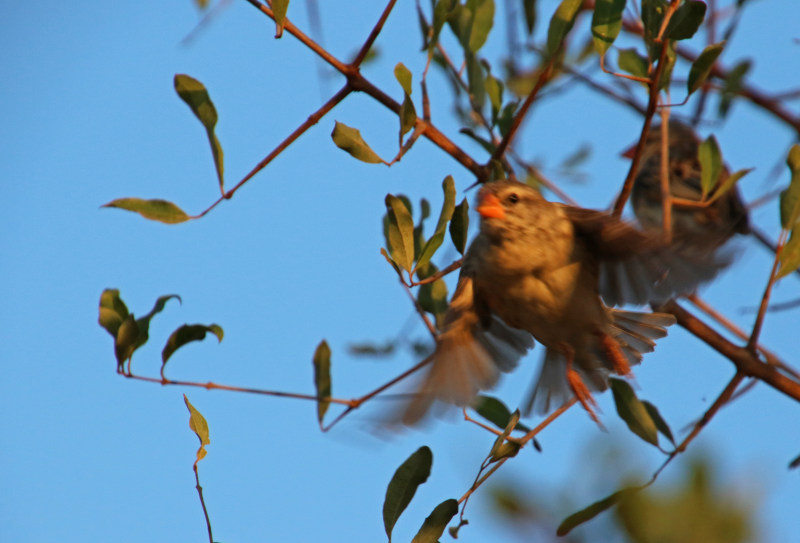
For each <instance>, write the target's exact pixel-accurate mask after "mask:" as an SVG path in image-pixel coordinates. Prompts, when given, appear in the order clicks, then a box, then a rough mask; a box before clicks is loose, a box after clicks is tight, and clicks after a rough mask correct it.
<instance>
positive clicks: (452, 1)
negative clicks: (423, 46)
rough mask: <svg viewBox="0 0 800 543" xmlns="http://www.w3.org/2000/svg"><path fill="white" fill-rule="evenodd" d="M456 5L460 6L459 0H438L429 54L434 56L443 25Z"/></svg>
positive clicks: (434, 10)
mask: <svg viewBox="0 0 800 543" xmlns="http://www.w3.org/2000/svg"><path fill="white" fill-rule="evenodd" d="M456 6H458V0H437V2H436V6H434V8H433V29H432V33H431V40H430V42H429V43H428V56H433V52H434V51H435V50H436V44H437V43H439V34H440V33H441V31H442V27H443V26H444V23H446V22H447V20H448V19H449V18H450V15H451V14H452V12H453V10H454V9H456Z"/></svg>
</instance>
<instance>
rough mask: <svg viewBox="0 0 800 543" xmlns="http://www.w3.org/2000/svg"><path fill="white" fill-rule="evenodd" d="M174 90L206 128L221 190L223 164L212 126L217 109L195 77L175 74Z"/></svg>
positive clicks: (214, 122) (220, 150) (215, 121)
mask: <svg viewBox="0 0 800 543" xmlns="http://www.w3.org/2000/svg"><path fill="white" fill-rule="evenodd" d="M174 85H175V91H176V92H177V93H178V96H180V97H181V100H183V101H184V102H186V104H187V105H188V106H189V109H191V110H192V113H194V115H195V117H197V118H198V119H199V120H200V122H201V123H202V124H203V126H204V127H205V129H206V134H207V135H208V142H209V144H210V145H211V154H212V156H213V157H214V166H215V167H216V169H217V178H218V179H219V186H220V189H221V190H222V189H223V187H224V185H225V183H224V165H223V154H222V145H220V143H219V140H218V139H217V135H216V134H215V132H214V127H215V126H216V124H217V109H216V108H215V107H214V103H213V102H212V101H211V97H209V95H208V91H207V90H206V88H205V86H204V85H203V84H202V83H201V82H200V81H198V80H197V79H195V78H193V77H191V76H188V75H186V74H176V75H175V79H174Z"/></svg>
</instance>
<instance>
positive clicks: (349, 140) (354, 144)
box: [331, 121, 384, 164]
mask: <svg viewBox="0 0 800 543" xmlns="http://www.w3.org/2000/svg"><path fill="white" fill-rule="evenodd" d="M331 138H333V143H335V144H336V146H337V147H338V148H339V149H342V150H344V151H347V152H348V153H350V155H352V156H353V157H354V158H357V159H358V160H360V161H362V162H367V163H370V164H380V163H382V162H384V160H383V159H382V158H381V157H379V156H378V155H377V153H375V151H373V150H372V148H371V147H370V146H369V145H367V142H365V141H364V138H362V137H361V132H359V130H358V129H357V128H350V127H349V126H347V125H346V124H342V123H340V122H338V121H337V122H336V124H335V125H334V127H333V132H332V133H331Z"/></svg>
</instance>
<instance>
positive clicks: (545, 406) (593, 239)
mask: <svg viewBox="0 0 800 543" xmlns="http://www.w3.org/2000/svg"><path fill="white" fill-rule="evenodd" d="M476 210H477V212H478V214H479V215H480V229H479V233H478V234H477V236H476V237H475V238H474V239H473V241H472V243H471V244H470V246H469V249H468V250H467V252H466V254H465V256H464V259H463V262H462V267H461V272H460V275H459V279H458V282H457V286H456V290H455V292H454V294H453V297H452V299H451V302H450V305H449V308H448V310H447V312H446V314H445V317H444V320H443V325H442V327H441V330H440V332H439V334H438V337H437V341H436V346H435V350H434V352H433V354H431V355H430V357H429V359H428V360H427V362H428V364H427V371H426V374H425V375H424V377H423V378H422V384H421V385H420V387H419V389H418V391H417V392H416V393H415V394H414V395H413V396H412V398H411V400H410V401H409V402H408V404H407V406H406V407H405V409H404V412H403V414H402V420H403V422H405V423H406V424H414V423H415V422H417V421H419V420H420V419H422V418H423V417H424V416H425V414H426V413H427V412H428V410H429V409H430V407H431V406H432V405H433V403H434V402H436V401H441V402H444V403H448V404H455V405H458V406H463V407H465V406H468V405H470V404H471V403H472V402H473V401H474V399H475V397H476V395H477V394H478V392H479V391H481V390H486V389H489V388H491V387H493V386H494V385H495V384H496V382H497V381H498V379H499V377H500V374H501V373H506V372H510V371H512V370H513V369H514V368H515V367H516V366H517V364H518V362H519V360H520V359H521V358H522V357H523V356H525V354H526V353H527V352H528V350H529V349H530V348H532V347H533V345H534V340H535V341H538V342H539V343H541V344H542V345H543V346H544V348H545V349H546V352H545V356H544V362H543V365H542V369H541V371H540V375H539V378H538V382H537V384H536V386H535V389H534V392H533V394H532V395H531V396H530V398H529V399H528V401H527V404H526V405H525V408H524V412H525V413H526V414H529V413H530V412H531V411H532V410H533V409H535V410H536V411H537V412H539V413H546V412H548V411H549V410H551V409H552V408H555V407H558V406H560V405H563V404H564V403H566V402H567V401H569V400H570V399H571V398H572V397H573V396H574V397H576V398H577V399H578V401H579V402H580V403H581V405H582V406H583V407H584V409H586V411H587V412H588V413H589V415H590V416H591V417H592V418H593V419H594V420H596V421H597V417H596V415H595V413H594V410H593V408H592V406H593V405H594V400H593V397H592V392H593V391H596V392H599V391H603V390H605V389H606V388H608V377H609V376H610V375H612V374H616V375H621V376H630V375H631V366H633V365H636V364H638V363H639V362H640V361H641V360H642V356H643V354H645V353H648V352H651V351H653V350H654V348H655V340H657V339H659V338H662V337H664V336H666V334H667V330H666V329H667V327H668V326H670V325H672V324H674V322H675V318H674V316H673V315H670V314H666V313H657V312H637V311H628V310H623V309H619V308H613V307H609V306H608V305H606V304H605V303H604V302H603V299H602V298H601V291H600V286H601V285H600V282H599V276H600V270H601V268H602V267H603V266H604V265H605V264H613V263H616V262H619V261H624V260H639V261H649V262H656V263H658V262H666V261H668V259H666V260H665V259H664V258H663V253H665V252H669V250H668V249H665V248H663V246H662V244H660V242H659V239H660V238H659V239H656V238H654V237H652V236H650V235H648V234H645V233H643V232H641V231H640V230H638V229H637V228H635V227H634V226H633V225H631V224H629V223H627V222H625V221H623V220H621V219H618V218H616V217H613V216H611V215H609V214H607V213H605V212H602V211H595V210H589V209H583V208H579V207H574V206H569V205H564V204H559V203H553V202H550V201H548V200H546V199H545V198H544V197H543V196H542V195H541V194H540V193H539V192H538V191H536V190H535V189H533V188H532V187H530V186H528V185H525V184H523V183H519V182H516V181H507V180H501V181H492V182H488V183H485V184H484V185H483V186H482V187H481V189H480V190H479V191H478V195H477V208H476ZM643 269H645V270H647V269H650V271H652V272H654V275H656V276H657V277H661V276H663V275H664V274H665V273H667V271H668V270H665V269H663V268H661V267H660V265H653V266H650V267H647V266H645V268H643ZM649 280H650V281H651V282H655V281H656V279H654V278H651V279H649ZM650 295H651V293H650V292H643V293H641V294H640V296H641V300H639V302H640V303H645V302H646V298H647V297H648V296H650Z"/></svg>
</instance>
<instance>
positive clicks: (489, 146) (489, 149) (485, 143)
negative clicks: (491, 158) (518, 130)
mask: <svg viewBox="0 0 800 543" xmlns="http://www.w3.org/2000/svg"><path fill="white" fill-rule="evenodd" d="M459 132H461V133H462V134H464V135H465V136H469V138H470V139H471V140H473V141H475V142H476V143H477V144H478V145H480V146H481V147H483V149H484V150H485V151H486V153H487V154H489V155H492V154H493V153H494V150H495V149H496V148H497V147H496V146H495V145H494V143H492V142H491V141H489V140H487V139H486V138H484V137H482V136H479V135H478V134H476V133H475V131H474V130H472V129H471V128H462V129H460V130H459Z"/></svg>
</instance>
